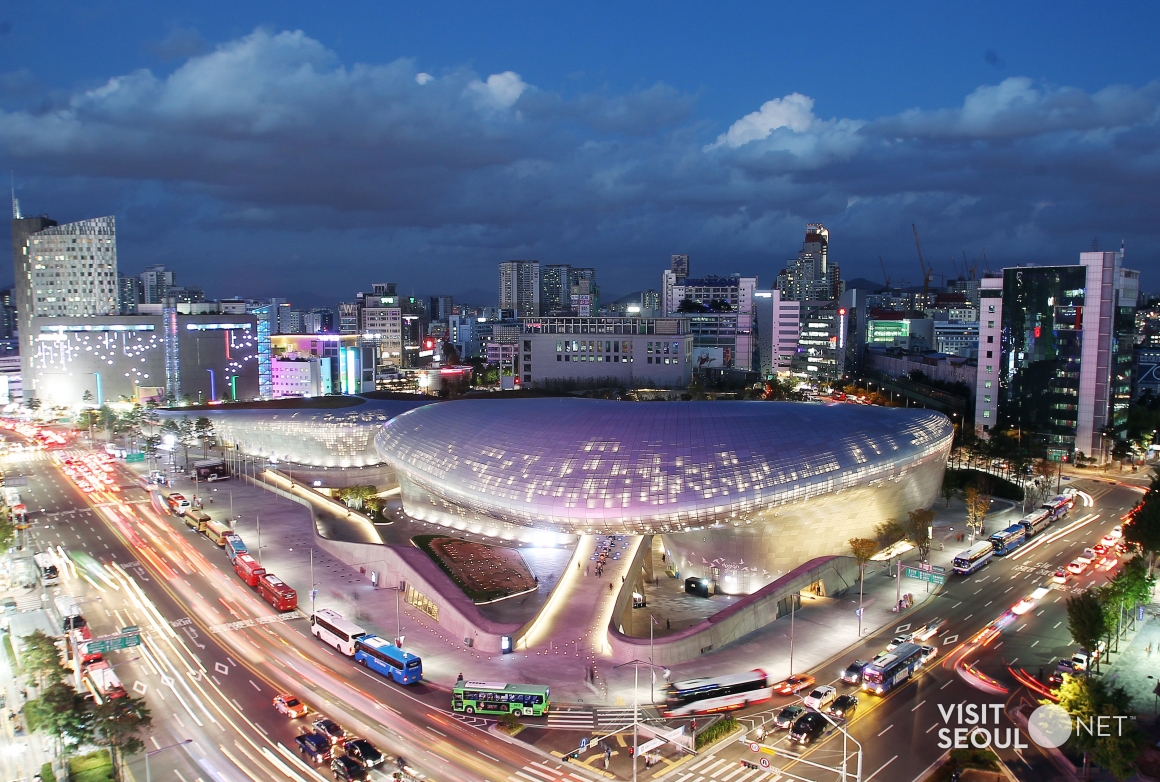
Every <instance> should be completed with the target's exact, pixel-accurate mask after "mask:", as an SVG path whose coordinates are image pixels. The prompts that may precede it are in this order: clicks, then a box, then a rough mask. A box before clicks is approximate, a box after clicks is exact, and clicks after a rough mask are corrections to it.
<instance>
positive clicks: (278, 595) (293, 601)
mask: <svg viewBox="0 0 1160 782" xmlns="http://www.w3.org/2000/svg"><path fill="white" fill-rule="evenodd" d="M258 595H259V596H260V597H261V598H262V599H263V600H265V601H266V602H267V603H269V604H270V605H272V606H274V608H276V609H277V610H279V611H293V610H294V609H295V608H297V607H298V595H296V594H295V593H294V590H293V589H291V588H290V587H289V586H287V585H286V583H285V582H283V581H282V579H280V578H278V577H277V576H276V575H274V574H273V573H263V574H262V575H260V576H258Z"/></svg>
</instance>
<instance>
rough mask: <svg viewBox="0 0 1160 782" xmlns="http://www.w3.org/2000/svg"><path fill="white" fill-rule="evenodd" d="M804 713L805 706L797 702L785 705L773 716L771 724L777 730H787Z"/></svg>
mask: <svg viewBox="0 0 1160 782" xmlns="http://www.w3.org/2000/svg"><path fill="white" fill-rule="evenodd" d="M805 713H806V707H805V706H801V705H799V704H796V703H795V704H793V705H792V706H786V707H785V708H784V709H782V710H781V711H779V712H778V713H777V716H776V717H774V718H773V724H774V726H775V727H776V728H777V729H778V730H789V729H790V728H792V727H793V724H794V723H795V722H797V721H798V717H800V716H802V715H803V714H805Z"/></svg>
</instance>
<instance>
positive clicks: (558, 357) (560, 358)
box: [556, 356, 564, 361]
mask: <svg viewBox="0 0 1160 782" xmlns="http://www.w3.org/2000/svg"><path fill="white" fill-rule="evenodd" d="M556 360H557V361H563V360H564V357H563V356H556Z"/></svg>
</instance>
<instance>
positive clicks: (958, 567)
mask: <svg viewBox="0 0 1160 782" xmlns="http://www.w3.org/2000/svg"><path fill="white" fill-rule="evenodd" d="M993 556H995V549H994V547H993V546H992V545H991V541H989V540H981V541H979V542H978V543H976V544H975V545H973V546H971V547H970V548H969V549H967V550H966V551H960V552H959V553H958V554H956V555H955V561H954V570H955V572H956V573H958V574H960V575H963V576H969V575H970V574H971V573H974V572H975V571H976V570H978V569H979V568H981V567H982V566H983V565H985V564H987V563H988V562H990V561H991V557H993Z"/></svg>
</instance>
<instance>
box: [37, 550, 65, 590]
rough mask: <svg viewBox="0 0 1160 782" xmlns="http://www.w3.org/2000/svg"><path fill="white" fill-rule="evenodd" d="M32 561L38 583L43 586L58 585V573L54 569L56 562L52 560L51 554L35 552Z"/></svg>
mask: <svg viewBox="0 0 1160 782" xmlns="http://www.w3.org/2000/svg"><path fill="white" fill-rule="evenodd" d="M32 561H33V562H34V563H35V564H36V572H37V574H38V575H39V576H40V583H42V584H44V585H45V586H56V585H57V584H59V583H60V571H58V570H57V569H56V560H54V559H53V558H52V555H51V554H46V553H45V552H43V551H40V552H37V553H36V554H33V555H32Z"/></svg>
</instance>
